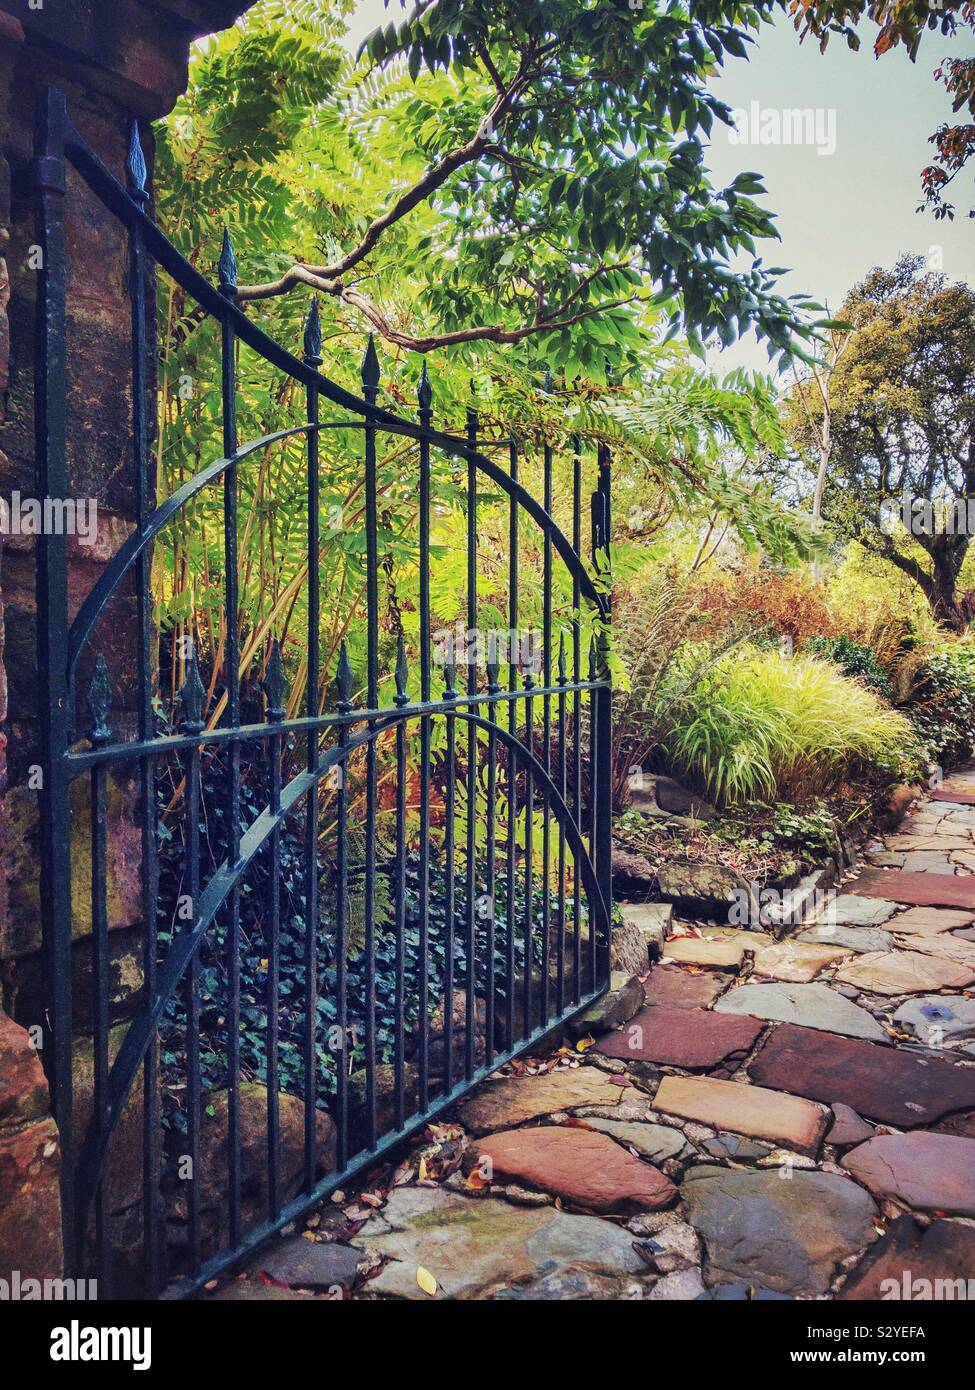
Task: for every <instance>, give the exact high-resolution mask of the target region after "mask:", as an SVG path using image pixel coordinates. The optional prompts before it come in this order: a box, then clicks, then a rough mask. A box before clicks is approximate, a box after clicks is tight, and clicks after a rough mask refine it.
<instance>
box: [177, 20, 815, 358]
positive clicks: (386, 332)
mask: <svg viewBox="0 0 975 1390" xmlns="http://www.w3.org/2000/svg"><path fill="white" fill-rule="evenodd" d="M774 8H775V6H774V4H773V3H772V0H757V3H753V4H741V3H738V0H686V2H685V3H675V4H667V5H659V4H656V3H649V2H648V3H646V4H644V5H642V6H640V7H639V8H636V9H634V8H631V5H630V3H629V0H598V3H596V2H595V0H500V2H499V0H436V3H433V2H432V0H421V3H419V4H417V5H415V6H411V7H410V9H409V10H408V11H407V10H405V9H402V10H400V12H399V18H398V22H394V19H393V17H392V15H393V14H395V13H396V11H395V10H394V9H392V7H391V10H392V14H391V20H390V23H389V24H388V25H387V26H386V27H385V28H384V29H382V30H379V31H377V32H376V33H375V34H373V35H372V36H371V37H370V39H369V40H368V41H367V44H366V45H365V67H363V68H360V69H357V70H355V71H354V72H351V73H350V72H348V71H346V72H344V73H343V74H342V75H341V76H340V77H339V78H338V79H337V80H336V79H335V74H334V70H333V69H332V67H331V62H332V55H330V54H328V53H327V52H326V54H324V55H322V56H324V59H325V61H324V62H320V63H319V64H318V65H317V66H316V65H315V62H314V59H315V57H316V56H318V55H316V54H315V49H316V47H318V48H319V49H321V48H322V46H323V45H326V44H327V42H328V39H329V37H330V35H332V36H333V35H334V22H335V21H334V19H333V18H332V11H331V9H330V8H323V6H322V5H321V4H315V3H312V0H304V2H302V0H299V3H297V4H295V5H291V6H289V7H288V14H287V15H285V14H284V10H283V7H282V6H281V5H280V4H279V5H273V4H263V5H259V6H258V7H257V10H256V12H254V13H252V15H251V16H248V18H247V19H246V20H245V21H244V26H243V27H244V30H245V33H246V38H245V39H244V40H243V42H244V44H245V45H246V47H247V49H248V52H249V57H250V59H251V62H252V67H251V68H250V70H248V68H247V67H246V66H245V65H243V64H242V63H241V61H240V57H239V55H236V54H235V53H234V49H235V46H237V45H238V44H239V43H240V42H241V40H240V39H239V36H238V37H235V36H233V35H231V36H230V37H225V36H221V37H220V38H219V39H217V40H215V41H213V46H214V52H213V55H212V58H211V60H210V75H209V78H208V79H207V80H206V82H205V86H206V88H207V95H208V96H209V97H210V98H211V100H212V101H213V102H214V105H215V110H214V112H213V115H212V118H211V119H212V120H215V121H216V122H217V123H218V125H219V126H220V127H221V128H223V129H226V128H227V127H229V126H231V125H233V124H236V123H238V122H244V121H246V122H247V123H248V125H249V126H250V128H251V129H252V131H253V134H254V138H255V141H256V143H255V147H254V150H253V152H252V157H251V162H250V163H249V164H248V165H246V166H245V169H246V170H249V171H250V172H251V173H253V174H254V176H255V177H259V169H260V165H261V163H262V158H263V156H264V155H265V154H266V153H267V151H268V150H269V149H270V148H271V147H272V146H273V145H274V143H275V141H277V140H280V138H282V137H284V136H287V135H289V134H290V132H289V131H288V130H287V125H288V116H289V113H288V110H287V109H286V108H287V105H288V103H287V100H286V101H285V102H284V103H282V102H281V100H280V97H281V93H280V90H279V89H274V88H268V87H266V86H264V85H261V84H260V82H259V81H258V79H259V77H260V71H261V67H262V65H263V64H264V62H265V61H266V60H267V57H268V51H267V50H268V46H269V40H268V34H267V23H266V21H267V19H268V18H269V17H270V16H271V15H272V14H273V13H274V12H275V11H277V12H278V24H277V27H278V30H279V31H282V32H280V33H279V36H278V37H277V38H276V39H275V41H274V46H275V47H276V48H277V50H278V55H279V57H280V56H281V55H283V53H284V51H285V49H287V56H288V59H289V62H290V64H291V65H292V68H293V71H292V69H288V68H285V69H283V71H284V72H285V77H284V84H285V86H286V87H288V88H290V89H291V90H292V91H294V90H295V89H303V94H304V95H310V94H312V93H313V91H314V90H315V88H316V87H317V89H318V100H317V102H316V103H315V106H316V110H315V112H314V115H313V119H312V120H311V121H310V122H309V123H308V124H307V126H306V127H305V129H303V130H302V131H300V132H296V135H295V139H294V140H293V142H292V155H293V160H292V163H293V168H292V171H291V178H290V189H291V194H292V196H293V197H294V198H295V199H297V200H298V201H299V202H300V203H301V204H302V208H301V211H302V213H303V216H302V217H301V219H300V220H299V221H300V224H301V225H303V228H304V229H305V230H306V235H305V236H304V237H303V238H301V239H299V238H298V236H296V235H293V236H291V237H287V238H284V239H282V240H280V241H278V242H276V243H271V244H270V245H268V246H266V248H265V254H264V255H263V256H262V257H261V258H260V259H261V260H262V261H263V262H264V264H263V265H260V266H257V265H254V264H252V263H244V262H243V261H242V281H243V280H246V281H247V283H246V284H242V288H241V301H242V302H254V301H259V300H266V299H268V298H272V297H276V296H278V295H283V294H287V293H288V292H289V291H291V290H294V289H295V288H296V287H297V288H304V289H305V290H306V291H307V288H308V287H311V288H313V289H314V290H316V291H317V292H318V293H319V294H321V295H322V296H324V297H327V298H328V299H331V300H335V301H336V302H337V303H338V304H339V305H341V306H343V307H344V308H345V309H346V310H347V311H348V310H351V311H353V312H354V313H355V315H356V316H357V318H359V319H360V320H361V321H363V322H366V323H368V324H369V326H370V327H371V328H372V329H373V330H375V331H376V332H377V333H379V334H381V335H382V337H384V338H385V339H386V340H387V341H388V342H390V343H392V344H394V345H397V346H400V347H405V348H409V349H412V350H415V351H421V352H426V351H430V350H432V349H433V348H435V347H441V346H448V345H452V344H464V343H471V342H479V341H481V342H493V343H498V344H515V343H518V342H520V341H522V340H524V339H526V338H534V337H538V338H541V339H542V340H543V343H544V351H545V352H546V354H547V356H548V358H549V360H550V361H551V362H552V363H553V366H561V365H570V366H573V365H574V366H578V365H581V366H582V367H583V368H584V369H585V368H589V369H592V368H594V367H595V366H596V364H597V363H599V364H600V365H601V364H602V362H603V361H604V360H606V359H609V360H610V364H611V365H614V366H615V365H618V364H619V363H620V362H621V361H623V360H624V359H625V355H626V352H627V350H628V349H632V348H633V347H634V346H635V344H636V342H637V340H638V338H639V333H640V323H641V314H642V310H643V307H644V306H645V304H646V303H647V301H648V300H649V299H650V298H655V299H657V300H658V301H659V302H661V303H663V304H665V305H666V308H667V312H668V314H669V315H670V319H671V324H672V327H673V329H674V331H675V332H677V331H684V332H685V333H686V335H687V338H688V340H689V342H690V343H691V345H692V346H693V347H695V348H699V347H700V344H701V343H702V342H703V341H706V340H714V341H721V342H723V343H730V342H731V341H733V340H734V339H735V338H736V337H737V336H738V335H739V334H741V333H743V332H745V331H747V330H749V329H754V330H755V331H756V332H757V333H758V334H759V335H760V336H761V337H762V338H763V339H764V340H765V341H766V343H767V345H768V348H769V352H770V355H777V354H782V353H788V352H790V351H791V350H794V349H795V350H799V351H802V350H803V344H804V343H805V342H806V341H807V340H808V338H809V337H810V335H811V332H812V328H811V326H810V325H809V324H800V323H799V321H798V319H799V316H800V314H801V312H802V309H801V298H800V297H795V302H790V301H788V300H786V299H785V298H784V297H783V296H781V295H779V294H777V293H776V292H775V278H776V275H775V270H774V268H770V267H767V266H766V265H765V264H764V262H763V260H762V258H761V257H760V256H759V255H758V252H757V243H758V242H759V241H760V240H761V239H763V238H769V237H775V236H776V231H775V223H774V218H773V217H772V215H771V214H770V213H769V212H768V211H767V210H766V209H764V208H763V207H761V206H760V205H759V203H757V202H756V201H755V197H756V195H758V194H761V193H762V192H763V191H764V190H763V188H762V184H761V181H760V179H759V176H758V175H757V174H754V173H751V172H748V171H743V172H742V173H741V174H739V175H738V176H737V177H736V178H735V179H734V181H733V182H732V183H731V184H730V185H729V186H727V187H724V188H721V187H716V186H714V185H713V183H712V181H711V179H710V177H709V174H708V171H707V168H706V162H705V160H706V141H707V139H708V137H709V135H710V134H711V132H712V129H713V127H714V125H715V122H722V121H723V122H726V123H730V121H731V113H730V111H729V109H728V107H727V106H726V105H725V104H724V103H723V102H721V101H720V100H718V99H717V98H716V97H715V96H714V95H713V94H711V93H710V92H709V91H708V87H707V83H708V80H709V78H710V77H711V76H712V75H713V73H714V72H715V70H716V69H717V68H718V67H720V66H721V65H723V64H724V62H725V61H726V59H727V58H729V57H730V58H741V57H744V56H745V55H746V53H747V45H748V44H749V43H750V42H751V33H752V31H755V30H756V29H758V27H759V26H760V24H761V23H762V21H763V20H764V19H766V18H768V16H769V15H770V14H771V13H772V12H773V10H774ZM285 27H287V33H286V34H285V33H284V32H283V30H284V28H285ZM316 36H317V38H316ZM262 50H263V52H262ZM333 53H334V47H333ZM277 66H278V67H279V68H281V66H282V65H281V64H280V62H279V63H278V64H277ZM201 94H202V93H201ZM271 118H274V119H271ZM339 134H347V136H348V143H347V148H346V149H345V150H344V151H342V150H340V149H339V148H338V146H337V143H336V136H337V135H339ZM360 168H362V169H363V170H364V177H363V188H362V190H361V191H362V193H363V194H364V195H365V196H362V197H360V198H357V199H356V200H355V209H354V215H353V209H352V207H351V206H350V204H349V202H348V201H347V200H346V199H343V198H342V197H341V196H338V197H333V196H330V194H329V192H328V190H327V189H326V188H325V187H324V185H323V182H322V179H321V177H316V175H318V176H320V175H321V174H322V173H325V172H327V171H329V170H331V171H333V172H334V173H335V174H336V175H337V176H338V177H339V179H340V180H342V181H348V180H349V179H350V177H351V176H353V175H354V174H355V172H356V171H357V170H358V169H360ZM227 172H228V173H229V171H227ZM241 172H244V170H241ZM309 185H313V186H314V191H312V188H310V187H309ZM296 231H297V227H296ZM742 255H744V256H746V257H751V263H750V265H748V266H746V267H745V268H744V269H742V268H741V266H740V265H739V261H740V258H741V256H742ZM255 269H257V270H261V271H266V272H267V273H266V275H265V276H262V277H261V278H259V279H258V278H256V277H255V276H254V275H253V271H254V270H255ZM404 273H406V274H408V275H411V276H415V277H416V278H417V281H418V282H419V291H420V292H419V293H418V294H417V295H416V296H415V298H414V300H413V302H412V304H411V306H410V310H409V312H407V310H406V309H405V307H404V305H403V304H402V303H396V302H395V299H394V298H392V297H391V296H390V294H389V291H388V289H387V283H386V282H387V281H388V279H389V277H390V275H391V274H395V275H402V274H404Z"/></svg>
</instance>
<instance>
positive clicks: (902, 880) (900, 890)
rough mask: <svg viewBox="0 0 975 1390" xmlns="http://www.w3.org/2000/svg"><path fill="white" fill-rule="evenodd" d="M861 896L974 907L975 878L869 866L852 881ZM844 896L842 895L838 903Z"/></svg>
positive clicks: (921, 903)
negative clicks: (870, 867)
mask: <svg viewBox="0 0 975 1390" xmlns="http://www.w3.org/2000/svg"><path fill="white" fill-rule="evenodd" d="M850 891H851V892H852V893H856V894H857V895H858V896H863V897H870V898H881V899H884V900H886V901H888V902H897V903H909V904H913V905H915V906H917V907H960V908H964V909H966V910H973V909H975V878H965V877H963V876H962V875H961V874H905V873H904V872H903V870H901V869H867V870H866V871H865V872H864V873H862V874H860V876H859V877H858V878H855V879H854V880H853V881H852V882H851V884H850ZM842 901H843V899H842V898H839V899H838V903H842Z"/></svg>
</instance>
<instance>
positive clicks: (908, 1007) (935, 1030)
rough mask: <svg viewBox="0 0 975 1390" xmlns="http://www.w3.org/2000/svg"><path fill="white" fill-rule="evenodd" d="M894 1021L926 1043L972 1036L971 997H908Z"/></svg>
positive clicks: (974, 1017)
mask: <svg viewBox="0 0 975 1390" xmlns="http://www.w3.org/2000/svg"><path fill="white" fill-rule="evenodd" d="M894 1023H895V1025H896V1026H897V1027H898V1028H901V1029H907V1030H909V1031H910V1032H912V1033H914V1034H915V1035H916V1036H917V1037H918V1038H920V1039H921V1041H922V1042H927V1043H931V1042H932V1040H933V1039H935V1038H971V1037H975V999H969V998H968V996H967V995H964V994H948V995H945V994H931V995H928V996H927V998H925V999H909V1000H908V1001H907V1003H906V1004H902V1005H901V1006H900V1008H899V1009H898V1010H897V1012H896V1013H895V1014H894ZM934 1045H937V1044H934ZM973 1181H975V1178H973Z"/></svg>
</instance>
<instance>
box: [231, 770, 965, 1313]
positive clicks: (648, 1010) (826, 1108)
mask: <svg viewBox="0 0 975 1390" xmlns="http://www.w3.org/2000/svg"><path fill="white" fill-rule="evenodd" d="M914 846H917V848H916V849H915V848H913V847H914ZM866 858H867V863H866V865H865V866H864V867H863V868H862V870H861V871H860V872H858V873H857V874H856V876H855V877H852V878H851V879H850V880H849V881H848V882H847V883H844V884H843V885H841V886H840V889H839V896H838V897H837V898H836V900H835V903H834V904H830V903H829V902H828V901H827V902H826V903H825V904H824V903H822V902H817V903H816V906H817V908H819V909H820V915H819V918H818V920H817V921H815V922H808V921H806V922H798V923H796V924H795V925H794V926H791V927H789V928H787V930H786V932H785V935H784V937H783V934H782V932H781V929H780V931H779V933H778V937H779V938H781V939H774V938H773V936H772V935H771V934H770V933H767V932H764V931H745V930H742V929H740V928H736V929H733V930H732V929H724V930H716V929H715V928H714V926H713V924H712V926H711V927H707V926H704V925H703V924H695V923H690V922H677V921H676V920H675V921H673V922H672V923H671V925H670V934H669V935H668V936H667V938H666V939H665V940H664V941H663V945H662V951H661V959H660V961H659V962H658V963H655V964H654V965H653V966H652V968H648V973H647V975H646V977H645V979H644V981H643V984H644V993H645V1000H646V1002H645V1003H644V1004H643V1006H642V1008H639V1009H637V1011H636V1012H635V1013H634V1014H633V1016H632V1017H630V1018H628V1020H627V1021H626V1022H624V1023H623V1025H622V1026H621V1027H617V1028H615V1029H613V1030H612V1031H609V1032H604V1033H603V1034H602V1035H601V1036H599V1037H594V1038H589V1039H585V1040H582V1041H581V1042H580V1043H579V1044H578V1045H577V1046H578V1048H580V1049H582V1050H581V1051H579V1050H577V1049H576V1048H573V1047H571V1046H566V1047H563V1048H562V1049H560V1050H559V1051H558V1052H557V1053H556V1054H555V1055H554V1056H551V1057H547V1058H538V1059H535V1060H533V1061H529V1062H528V1063H527V1064H526V1063H525V1062H524V1061H522V1062H520V1063H516V1064H514V1065H513V1066H512V1067H509V1068H506V1069H505V1071H506V1073H507V1074H506V1075H501V1076H498V1077H496V1078H492V1079H491V1080H489V1081H487V1082H485V1083H483V1084H482V1085H481V1086H480V1087H479V1088H478V1090H477V1091H476V1092H474V1094H473V1095H471V1096H470V1097H468V1098H467V1099H466V1100H465V1101H464V1102H462V1103H461V1104H460V1105H459V1106H458V1107H457V1109H456V1112H455V1114H454V1116H453V1117H450V1116H448V1117H447V1119H446V1120H445V1122H444V1123H443V1124H441V1125H438V1126H431V1127H428V1130H427V1133H426V1135H425V1136H424V1139H423V1140H422V1141H421V1142H420V1143H419V1144H418V1145H417V1146H416V1148H415V1149H414V1151H413V1152H412V1154H411V1155H410V1157H409V1158H408V1159H406V1160H405V1161H404V1163H402V1164H401V1165H400V1167H399V1168H398V1169H397V1170H396V1172H395V1173H393V1174H391V1175H390V1173H389V1171H388V1169H387V1170H386V1172H385V1176H384V1177H380V1178H379V1179H378V1180H376V1181H375V1182H374V1187H375V1189H376V1190H375V1191H374V1192H368V1191H367V1192H366V1193H365V1194H360V1195H359V1196H356V1197H351V1196H350V1195H349V1194H341V1200H340V1201H339V1202H336V1203H333V1204H332V1205H331V1207H329V1206H328V1205H326V1208H325V1210H324V1211H323V1212H322V1213H321V1214H320V1216H316V1217H315V1218H313V1220H312V1222H311V1223H310V1226H311V1229H309V1230H306V1231H305V1232H304V1233H303V1235H291V1236H290V1237H288V1238H286V1239H284V1240H282V1241H280V1242H278V1243H277V1245H276V1246H271V1247H269V1248H266V1249H265V1250H264V1251H262V1252H261V1254H260V1255H259V1256H258V1258H257V1260H256V1261H255V1263H254V1265H253V1266H252V1269H251V1271H250V1273H249V1274H248V1275H247V1276H245V1279H244V1280H243V1281H239V1282H238V1283H236V1284H231V1285H227V1286H224V1288H223V1289H221V1290H218V1291H217V1293H216V1294H215V1295H214V1296H216V1297H218V1298H219V1297H229V1298H240V1297H246V1296H247V1292H246V1289H247V1287H255V1285H254V1281H255V1280H257V1281H259V1287H260V1289H261V1290H263V1292H260V1293H258V1294H257V1295H256V1296H262V1297H266V1296H280V1297H289V1296H291V1297H295V1296H297V1295H296V1294H295V1293H293V1292H290V1290H293V1289H296V1288H302V1289H311V1290H316V1291H318V1292H319V1295H321V1291H322V1290H329V1291H330V1292H331V1295H332V1296H336V1293H338V1294H340V1295H341V1296H345V1297H348V1296H353V1297H357V1298H376V1297H387V1298H400V1299H424V1298H430V1297H448V1298H461V1299H493V1298H498V1299H506V1300H510V1299H516V1300H541V1299H627V1300H634V1299H647V1300H650V1301H660V1300H668V1299H678V1300H687V1299H729V1298H730V1299H769V1298H824V1297H825V1298H838V1299H865V1298H874V1299H875V1298H880V1297H883V1296H884V1295H885V1294H886V1295H887V1296H888V1297H890V1296H891V1293H892V1291H898V1292H895V1293H894V1294H893V1296H895V1297H907V1296H909V1294H910V1291H911V1289H912V1288H913V1290H914V1293H915V1296H925V1295H924V1292H923V1290H924V1288H925V1284H924V1281H930V1283H929V1287H933V1281H936V1280H938V1279H942V1280H957V1279H967V1280H972V1281H973V1283H972V1284H970V1285H969V1286H968V1287H969V1289H970V1290H975V991H973V989H972V986H973V985H975V931H973V930H972V926H973V923H975V769H972V770H968V771H964V772H961V773H958V774H957V775H956V776H954V777H953V778H952V779H951V780H950V781H949V782H948V783H946V784H945V786H944V787H943V788H941V789H939V790H938V792H936V793H935V794H934V795H932V796H930V797H928V798H926V799H924V800H923V801H922V802H920V803H919V804H918V805H917V806H916V807H915V809H914V811H913V813H912V814H911V815H909V816H908V818H907V819H906V820H905V821H904V822H903V823H902V825H901V826H900V827H899V828H898V830H897V832H896V833H894V834H892V835H890V836H888V837H887V841H886V844H881V843H879V842H876V843H874V844H873V845H872V846H871V847H870V848H869V849H868V852H867V855H866ZM898 859H899V860H900V867H896V865H897V861H898ZM909 861H911V862H909ZM875 864H876V865H879V866H881V867H875ZM635 916H639V914H635ZM664 920H666V916H665V917H664ZM648 967H649V962H648ZM627 1011H628V1010H627ZM296 1246H297V1247H298V1248H297V1253H296ZM300 1247H304V1248H303V1249H302V1248H300ZM316 1269H317V1271H318V1272H317V1273H316V1272H315V1271H316ZM912 1281H913V1283H912ZM918 1281H920V1282H918ZM269 1289H270V1290H273V1291H275V1292H274V1293H268V1292H267V1291H268V1290H269ZM919 1290H920V1293H919V1292H918V1291H919ZM927 1296H928V1297H930V1296H931V1294H930V1293H928V1294H927Z"/></svg>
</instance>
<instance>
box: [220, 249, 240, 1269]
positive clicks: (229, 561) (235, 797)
mask: <svg viewBox="0 0 975 1390" xmlns="http://www.w3.org/2000/svg"><path fill="white" fill-rule="evenodd" d="M217 273H218V277H219V288H220V293H221V294H222V295H223V297H224V299H226V300H227V303H228V305H232V304H233V303H234V301H235V300H236V298H237V260H236V257H235V256H234V248H233V246H232V245H231V241H230V233H229V232H228V231H227V229H226V228H224V233H223V247H222V249H221V252H220V260H219V263H218V266H217ZM235 341H236V338H235V334H234V327H233V324H232V322H231V319H230V314H229V312H228V313H224V314H223V315H222V316H221V319H220V394H221V414H222V417H223V452H224V455H225V457H226V458H232V457H233V455H234V454H235V453H236V451H237V374H236V368H235V363H234V351H235ZM223 526H224V539H223V548H224V616H225V621H226V625H227V634H226V643H225V647H224V651H225V665H224V681H225V684H226V691H227V719H228V722H229V723H230V725H231V727H232V728H234V729H236V728H239V726H240V649H239V645H238V639H239V633H238V625H237V465H236V463H232V464H231V465H230V467H229V468H228V469H227V471H226V473H225V474H224V479H223ZM227 756H228V758H229V767H228V770H227V793H228V795H227V800H228V802H229V816H230V860H231V862H232V863H234V864H236V862H237V860H238V859H239V858H240V744H239V743H238V742H237V740H236V739H234V740H233V741H232V742H231V744H230V748H229V750H228V753H227ZM229 919H230V920H229V924H228V929H227V934H226V953H227V954H226V959H227V978H228V981H229V987H230V1008H229V1009H228V1012H227V1131H228V1136H227V1157H228V1170H229V1171H228V1181H227V1190H228V1205H229V1216H230V1239H231V1242H232V1243H236V1242H237V1241H239V1239H240V1229H241V1193H240V1188H241V1158H240V886H239V883H238V882H235V883H234V886H233V888H232V889H231V892H230V903H229Z"/></svg>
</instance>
